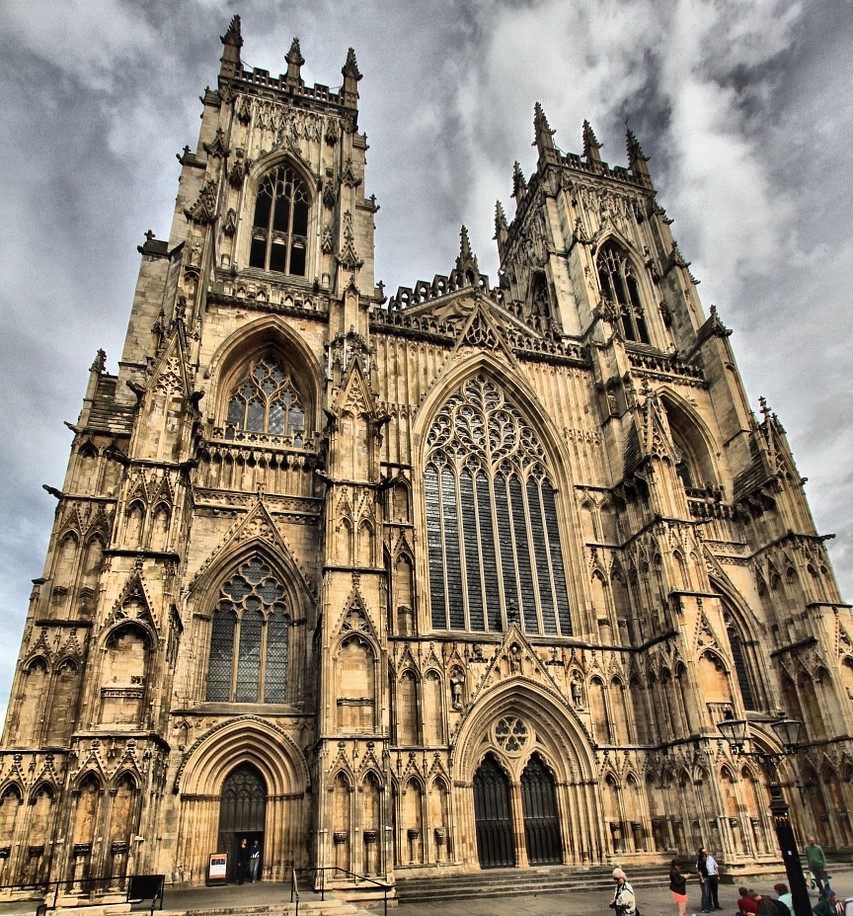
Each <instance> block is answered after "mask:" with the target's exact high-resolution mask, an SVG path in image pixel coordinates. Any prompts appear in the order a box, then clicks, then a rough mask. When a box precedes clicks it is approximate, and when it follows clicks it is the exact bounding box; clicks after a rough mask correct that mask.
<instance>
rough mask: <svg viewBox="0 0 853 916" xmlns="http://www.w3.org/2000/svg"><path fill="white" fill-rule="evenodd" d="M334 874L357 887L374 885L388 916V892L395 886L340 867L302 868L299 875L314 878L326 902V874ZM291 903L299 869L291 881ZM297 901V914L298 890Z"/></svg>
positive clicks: (321, 898)
mask: <svg viewBox="0 0 853 916" xmlns="http://www.w3.org/2000/svg"><path fill="white" fill-rule="evenodd" d="M328 872H332V874H333V876H334V875H342V876H344V877H345V878H346V879H349V880H350V881H351V882H352V883H353V884H355V885H356V886H357V885H358V884H359V883H360V882H365V883H366V884H372V885H373V886H374V887H377V888H379V889H380V890H381V891H382V895H383V913H384V916H388V891H392V890H394V885H393V884H388V883H387V882H385V881H379V880H378V879H376V878H371V877H370V876H368V875H359V874H356V873H355V872H353V871H349V869H346V868H341V867H340V866H339V865H326V866H323V867H318V868H300V869H299V870H298V873H299V874H301V875H306V876H313V880H312V881H311V883H312V885H313V887H314V890H315V892H317V893H319V895H320V900H321V901H325V899H326V874H327V873H328ZM291 882H292V883H291V898H290V899H291V902H292V901H293V888H294V887H296V884H297V869H295V868H294V869H293V875H292V879H291ZM296 900H297V913H298V908H299V893H298V888H297V891H296Z"/></svg>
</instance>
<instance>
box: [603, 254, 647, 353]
mask: <svg viewBox="0 0 853 916" xmlns="http://www.w3.org/2000/svg"><path fill="white" fill-rule="evenodd" d="M596 264H597V266H598V282H599V284H600V285H601V295H602V296H603V297H604V298H605V299H606V300H607V301H608V302H610V304H611V305H612V306H613V308H614V309H615V311H616V319H617V321H618V324H619V327H620V328H621V330H622V334H623V336H624V337H625V339H626V340H636V341H639V342H640V343H648V342H649V332H648V330H647V329H646V320H645V318H644V317H643V307H642V304H641V303H640V292H639V287H638V285H637V278H636V276H635V274H634V267H633V264H632V263H631V260H630V259H629V258H628V255H627V253H626V252H625V251H624V250H623V249H622V248H621V247H620V246H619V245H617V244H616V243H615V242H606V243H605V244H604V245H603V246H602V248H601V251H600V252H599V253H598V258H597V261H596Z"/></svg>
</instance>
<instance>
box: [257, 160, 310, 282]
mask: <svg viewBox="0 0 853 916" xmlns="http://www.w3.org/2000/svg"><path fill="white" fill-rule="evenodd" d="M310 203H311V198H310V197H309V195H308V189H307V188H306V186H305V182H304V181H302V179H301V178H300V177H299V175H298V174H297V173H296V171H295V170H294V169H292V168H291V167H290V166H286V165H280V166H279V167H278V168H276V169H273V170H272V171H271V172H269V173H268V174H267V175H265V176H264V178H263V180H262V181H261V183H260V186H259V187H258V196H257V199H256V201H255V219H254V221H253V223H252V247H251V251H250V253H249V266H250V267H260V268H261V269H262V270H273V271H276V272H278V273H283V274H292V275H294V276H297V277H304V276H305V253H306V250H307V244H308V210H309V207H310Z"/></svg>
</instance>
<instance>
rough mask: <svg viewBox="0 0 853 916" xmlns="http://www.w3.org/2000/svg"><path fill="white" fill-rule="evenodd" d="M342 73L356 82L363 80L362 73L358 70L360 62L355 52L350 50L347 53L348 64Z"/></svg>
mask: <svg viewBox="0 0 853 916" xmlns="http://www.w3.org/2000/svg"><path fill="white" fill-rule="evenodd" d="M341 73H342V74H343V75H344V76H345V77H346V76H349V77H352V78H353V79H354V80H356V82H357V81H358V80H360V79H361V73H360V72H359V69H358V61H357V60H356V59H355V50H354V49H353V48H350V49H349V50H348V51H347V59H346V63H345V64H344V65H343V68H342V69H341Z"/></svg>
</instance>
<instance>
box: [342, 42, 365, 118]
mask: <svg viewBox="0 0 853 916" xmlns="http://www.w3.org/2000/svg"><path fill="white" fill-rule="evenodd" d="M341 73H342V74H343V77H344V85H343V88H342V89H341V99H342V101H343V103H344V105H346V106H347V108H358V81H359V80H360V79H361V73H360V71H359V69H358V61H357V60H356V59H355V51H354V50H353V49H352V48H350V49H349V50H348V51H347V59H346V63H345V64H344V65H343V67H341Z"/></svg>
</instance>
